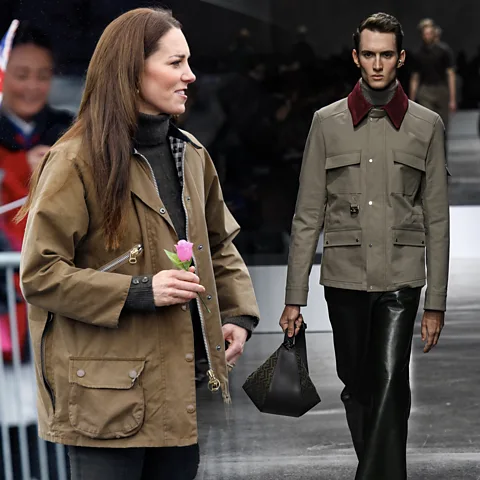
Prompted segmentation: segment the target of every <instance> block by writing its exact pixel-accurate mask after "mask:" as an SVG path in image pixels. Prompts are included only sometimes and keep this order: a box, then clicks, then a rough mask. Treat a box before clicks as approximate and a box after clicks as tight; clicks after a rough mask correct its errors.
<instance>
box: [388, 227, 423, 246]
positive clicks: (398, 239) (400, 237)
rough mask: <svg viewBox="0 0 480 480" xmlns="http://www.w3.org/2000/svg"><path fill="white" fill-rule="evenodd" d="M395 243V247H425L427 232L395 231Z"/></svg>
mask: <svg viewBox="0 0 480 480" xmlns="http://www.w3.org/2000/svg"><path fill="white" fill-rule="evenodd" d="M393 243H394V244H395V245H411V246H413V247H424V246H425V232H424V231H422V230H407V229H394V230H393Z"/></svg>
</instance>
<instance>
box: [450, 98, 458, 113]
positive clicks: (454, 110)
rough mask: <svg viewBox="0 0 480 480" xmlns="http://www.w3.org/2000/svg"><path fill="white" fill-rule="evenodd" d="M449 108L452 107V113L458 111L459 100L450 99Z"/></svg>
mask: <svg viewBox="0 0 480 480" xmlns="http://www.w3.org/2000/svg"><path fill="white" fill-rule="evenodd" d="M448 108H449V109H450V112H451V113H455V112H456V111H457V102H456V100H450V102H449V103H448Z"/></svg>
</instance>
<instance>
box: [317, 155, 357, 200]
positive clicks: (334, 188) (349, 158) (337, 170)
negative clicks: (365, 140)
mask: <svg viewBox="0 0 480 480" xmlns="http://www.w3.org/2000/svg"><path fill="white" fill-rule="evenodd" d="M361 156H362V155H361V152H359V151H358V152H349V153H342V154H340V155H333V156H331V157H327V159H326V162H325V169H326V175H327V191H328V192H329V193H348V194H352V193H355V194H359V193H361V185H362V182H361V180H362V176H361V169H360V162H361Z"/></svg>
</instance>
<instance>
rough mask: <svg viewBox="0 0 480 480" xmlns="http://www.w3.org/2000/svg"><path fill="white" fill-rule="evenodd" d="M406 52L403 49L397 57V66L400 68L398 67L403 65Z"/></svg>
mask: <svg viewBox="0 0 480 480" xmlns="http://www.w3.org/2000/svg"><path fill="white" fill-rule="evenodd" d="M406 56H407V54H406V52H405V50H402V51H401V52H400V56H399V58H398V63H397V67H398V68H400V67H403V66H404V65H405V58H406Z"/></svg>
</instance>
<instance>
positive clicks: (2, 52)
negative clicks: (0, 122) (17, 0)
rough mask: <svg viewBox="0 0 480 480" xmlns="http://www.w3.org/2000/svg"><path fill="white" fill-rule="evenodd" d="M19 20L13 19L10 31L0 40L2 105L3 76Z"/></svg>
mask: <svg viewBox="0 0 480 480" xmlns="http://www.w3.org/2000/svg"><path fill="white" fill-rule="evenodd" d="M19 23H20V22H19V21H18V20H13V22H12V24H11V25H10V28H9V29H8V32H7V33H6V34H5V36H4V37H3V38H2V41H1V42H0V105H1V104H2V99H3V77H4V76H5V70H6V69H7V64H8V57H9V56H10V50H11V49H12V43H13V37H14V36H15V32H16V30H17V28H18V25H19Z"/></svg>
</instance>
